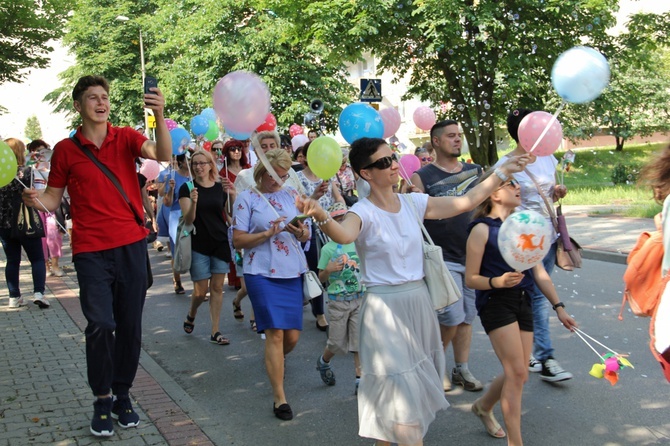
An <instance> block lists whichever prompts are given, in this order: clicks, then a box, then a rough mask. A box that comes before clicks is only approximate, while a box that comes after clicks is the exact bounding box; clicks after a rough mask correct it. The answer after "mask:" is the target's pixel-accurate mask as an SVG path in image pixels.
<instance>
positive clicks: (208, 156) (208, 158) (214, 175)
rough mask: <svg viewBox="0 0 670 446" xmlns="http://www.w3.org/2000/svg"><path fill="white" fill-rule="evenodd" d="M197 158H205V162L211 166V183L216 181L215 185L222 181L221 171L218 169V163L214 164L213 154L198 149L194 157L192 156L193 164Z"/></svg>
mask: <svg viewBox="0 0 670 446" xmlns="http://www.w3.org/2000/svg"><path fill="white" fill-rule="evenodd" d="M196 156H203V157H205V160H206V161H207V162H208V163H209V166H210V169H209V179H210V180H211V181H214V182H215V183H218V182H219V181H221V179H220V178H219V171H218V170H217V168H216V163H215V162H214V157H213V156H212V154H211V153H209V152H208V151H206V150H202V149H198V150H196V151H195V152H193V155H191V163H193V158H195V157H196Z"/></svg>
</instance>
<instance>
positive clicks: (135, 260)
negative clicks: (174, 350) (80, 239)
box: [72, 239, 147, 395]
mask: <svg viewBox="0 0 670 446" xmlns="http://www.w3.org/2000/svg"><path fill="white" fill-rule="evenodd" d="M146 244H147V242H146V241H145V240H144V239H142V240H140V241H138V242H135V243H131V244H129V245H125V246H120V247H118V248H113V249H108V250H105V251H97V252H85V253H79V254H77V255H75V256H74V257H73V258H72V260H73V261H74V266H75V268H76V270H77V279H78V280H79V293H80V300H81V309H82V311H83V313H84V316H85V317H86V320H87V322H88V325H87V326H86V330H85V335H86V365H87V367H88V383H89V385H90V386H91V390H92V391H93V394H94V395H107V394H109V392H110V390H111V391H112V393H114V394H115V395H127V394H128V391H129V389H130V387H131V386H132V385H133V381H134V380H135V374H136V373H137V366H138V364H139V361H140V350H141V348H142V309H143V307H144V299H145V297H146V291H147V290H146V286H147V269H146V268H147V266H146V260H147V258H146V256H147V246H146Z"/></svg>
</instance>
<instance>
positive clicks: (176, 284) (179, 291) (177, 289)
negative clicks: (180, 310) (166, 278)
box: [174, 280, 186, 294]
mask: <svg viewBox="0 0 670 446" xmlns="http://www.w3.org/2000/svg"><path fill="white" fill-rule="evenodd" d="M174 292H175V294H185V293H186V290H185V289H184V287H183V286H181V280H176V281H175V282H174Z"/></svg>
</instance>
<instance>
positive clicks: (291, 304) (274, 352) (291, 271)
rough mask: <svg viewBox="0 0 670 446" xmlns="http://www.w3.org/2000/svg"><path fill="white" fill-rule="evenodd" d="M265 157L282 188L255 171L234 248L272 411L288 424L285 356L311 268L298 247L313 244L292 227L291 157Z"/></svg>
mask: <svg viewBox="0 0 670 446" xmlns="http://www.w3.org/2000/svg"><path fill="white" fill-rule="evenodd" d="M265 156H266V157H267V160H268V161H269V163H270V165H271V166H272V168H273V169H274V171H275V173H276V174H277V175H278V177H279V179H280V180H281V182H277V181H275V179H274V178H273V177H272V176H271V174H270V173H268V170H267V168H266V167H265V165H264V164H263V163H258V164H257V165H256V168H255V169H254V181H255V182H256V187H254V188H252V189H249V190H246V191H244V192H241V193H240V194H239V196H238V197H237V200H236V201H235V205H234V206H233V213H234V214H233V215H234V226H233V244H234V245H235V248H237V249H244V258H243V262H244V263H243V264H244V280H245V283H246V285H247V290H248V292H249V299H250V300H251V304H252V306H253V308H254V313H255V314H256V324H257V327H258V331H259V332H260V331H265V335H266V341H265V367H266V369H267V373H268V377H269V378H270V384H271V385H272V392H273V394H274V404H273V410H274V413H275V416H276V417H277V418H279V419H282V420H290V419H292V418H293V412H292V410H291V406H289V405H288V403H287V402H286V395H285V394H284V356H285V355H287V354H288V353H289V352H290V351H291V350H293V347H295V345H296V344H297V342H298V338H299V337H300V330H302V300H303V299H302V296H303V292H302V274H303V273H304V272H305V271H306V270H307V267H306V265H307V262H306V260H305V254H304V252H303V251H302V249H301V247H300V243H304V242H306V241H307V240H309V239H310V231H309V228H308V227H307V226H305V225H303V224H302V223H301V222H298V223H295V224H288V222H290V221H291V220H292V219H293V218H294V217H295V216H296V215H298V213H299V212H298V209H297V208H296V206H295V200H296V197H297V196H298V192H297V191H296V190H294V189H292V188H290V187H288V186H283V182H285V181H286V180H287V179H288V176H289V169H290V168H291V163H292V161H291V157H290V156H289V155H288V154H287V153H286V152H285V151H284V150H281V149H275V150H270V151H268V152H267V153H266V154H265Z"/></svg>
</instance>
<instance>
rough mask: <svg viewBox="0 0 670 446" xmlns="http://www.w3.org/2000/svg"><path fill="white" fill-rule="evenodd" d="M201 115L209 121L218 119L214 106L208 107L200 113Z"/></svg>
mask: <svg viewBox="0 0 670 446" xmlns="http://www.w3.org/2000/svg"><path fill="white" fill-rule="evenodd" d="M200 116H203V117H204V118H205V119H206V120H207V122H209V121H216V112H215V111H214V109H213V108H212V107H207V108H206V109H204V110H203V111H202V113H200Z"/></svg>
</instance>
